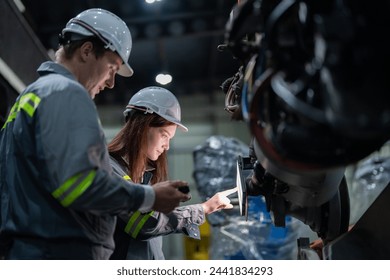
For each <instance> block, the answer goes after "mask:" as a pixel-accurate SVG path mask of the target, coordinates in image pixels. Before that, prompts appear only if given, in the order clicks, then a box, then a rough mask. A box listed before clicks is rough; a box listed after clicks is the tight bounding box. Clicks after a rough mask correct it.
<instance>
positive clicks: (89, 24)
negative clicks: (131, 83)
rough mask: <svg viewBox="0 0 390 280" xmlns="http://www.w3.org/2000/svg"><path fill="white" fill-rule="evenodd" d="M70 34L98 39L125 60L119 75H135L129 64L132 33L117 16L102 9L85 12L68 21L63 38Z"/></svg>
mask: <svg viewBox="0 0 390 280" xmlns="http://www.w3.org/2000/svg"><path fill="white" fill-rule="evenodd" d="M68 32H70V33H75V34H78V35H81V36H86V37H89V36H96V37H98V38H99V39H100V40H102V42H103V43H105V44H106V45H105V47H106V48H107V49H110V50H111V51H113V52H116V53H117V54H118V55H119V56H120V57H121V59H122V60H123V64H122V66H121V68H120V69H119V71H118V74H119V75H121V76H124V77H130V76H131V75H133V73H134V71H133V69H132V68H131V67H130V65H129V63H128V61H129V56H130V52H131V48H132V38H131V33H130V30H129V28H128V27H127V25H126V23H125V22H124V21H123V20H122V19H120V18H119V17H118V16H117V15H115V14H113V13H111V12H109V11H107V10H104V9H100V8H93V9H88V10H85V11H83V12H81V13H80V14H78V15H77V16H76V17H74V18H72V19H70V20H69V21H68V23H67V24H66V27H65V28H64V29H63V30H62V36H64V35H65V34H66V33H68Z"/></svg>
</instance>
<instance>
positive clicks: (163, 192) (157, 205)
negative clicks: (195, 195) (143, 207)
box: [152, 181, 191, 214]
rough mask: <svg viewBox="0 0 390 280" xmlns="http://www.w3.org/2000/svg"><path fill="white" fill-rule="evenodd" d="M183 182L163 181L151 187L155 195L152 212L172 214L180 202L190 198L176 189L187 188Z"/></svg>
mask: <svg viewBox="0 0 390 280" xmlns="http://www.w3.org/2000/svg"><path fill="white" fill-rule="evenodd" d="M187 185H188V183H187V182H185V181H164V182H160V183H156V184H154V185H153V186H152V188H153V189H154V193H155V195H156V197H155V200H154V205H153V210H156V211H159V212H162V213H164V214H168V213H170V212H172V211H173V210H174V209H175V208H176V207H177V206H179V204H180V202H184V201H187V200H189V199H190V198H191V196H190V195H189V194H184V193H182V192H181V191H179V190H178V189H177V188H178V187H182V186H187Z"/></svg>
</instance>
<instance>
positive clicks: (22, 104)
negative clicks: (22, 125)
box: [2, 92, 41, 129]
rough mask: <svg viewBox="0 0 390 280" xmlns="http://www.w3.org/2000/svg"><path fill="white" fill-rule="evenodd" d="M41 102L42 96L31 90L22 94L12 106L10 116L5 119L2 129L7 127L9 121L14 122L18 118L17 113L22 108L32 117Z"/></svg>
mask: <svg viewBox="0 0 390 280" xmlns="http://www.w3.org/2000/svg"><path fill="white" fill-rule="evenodd" d="M40 102H41V98H40V97H39V96H38V95H36V94H35V93H32V92H29V93H26V94H24V95H22V96H21V97H20V99H19V100H17V101H16V102H15V104H14V105H13V106H12V108H11V110H10V112H9V114H8V118H7V120H6V121H5V123H4V125H3V127H2V129H3V128H5V127H6V125H7V124H8V123H10V122H12V121H13V120H14V119H15V118H16V115H17V114H18V112H19V111H20V110H21V109H22V110H23V111H25V112H26V113H27V115H29V116H30V117H32V116H33V115H34V113H35V110H36V109H37V107H38V105H39V103H40Z"/></svg>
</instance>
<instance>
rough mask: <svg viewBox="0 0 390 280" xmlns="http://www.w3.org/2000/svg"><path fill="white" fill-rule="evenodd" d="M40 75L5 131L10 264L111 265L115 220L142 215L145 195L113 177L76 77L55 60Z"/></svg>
mask: <svg viewBox="0 0 390 280" xmlns="http://www.w3.org/2000/svg"><path fill="white" fill-rule="evenodd" d="M38 73H39V74H40V78H39V79H37V80H36V81H35V82H34V83H32V84H31V85H29V86H28V87H27V88H26V90H25V91H24V92H23V93H22V94H21V95H20V96H19V97H18V99H17V100H16V103H15V105H14V106H13V107H12V109H11V112H10V114H9V117H8V119H7V121H6V123H5V125H4V126H3V128H2V129H1V132H0V133H1V134H0V137H1V138H0V194H1V208H0V234H1V236H2V238H1V239H2V240H4V237H6V238H7V240H9V241H10V242H9V244H11V245H10V248H8V249H9V251H8V252H7V254H6V256H5V258H7V259H108V258H109V256H110V255H111V253H112V252H113V249H114V240H113V233H114V229H115V225H116V216H117V215H118V214H120V213H122V212H125V213H128V212H129V211H136V210H137V209H139V207H140V205H141V204H142V202H143V200H144V197H145V188H144V186H142V185H140V184H132V183H129V182H126V181H125V180H122V179H120V178H118V177H117V176H115V175H113V173H112V168H111V166H110V164H109V157H108V152H107V148H106V141H105V137H104V133H103V130H102V128H101V124H100V120H99V116H98V114H97V110H96V106H95V104H94V103H93V100H92V99H91V97H90V96H89V94H88V92H87V91H86V89H85V88H84V87H83V86H82V85H81V84H80V83H78V82H77V81H76V79H75V77H74V76H73V75H72V74H71V73H70V72H69V71H68V70H67V69H66V68H64V67H63V66H62V65H60V64H57V63H54V62H51V61H50V62H45V63H43V64H42V65H41V66H40V67H39V69H38ZM149 188H150V186H149ZM2 244H4V242H2Z"/></svg>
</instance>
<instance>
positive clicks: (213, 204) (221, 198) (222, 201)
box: [202, 187, 237, 215]
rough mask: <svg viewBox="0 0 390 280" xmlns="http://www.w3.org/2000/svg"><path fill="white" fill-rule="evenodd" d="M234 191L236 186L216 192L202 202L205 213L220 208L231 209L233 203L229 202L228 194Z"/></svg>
mask: <svg viewBox="0 0 390 280" xmlns="http://www.w3.org/2000/svg"><path fill="white" fill-rule="evenodd" d="M236 192H237V187H235V188H233V189H229V190H226V191H222V192H217V193H216V194H215V195H213V197H212V198H210V199H209V200H207V201H205V202H203V203H202V206H203V210H204V213H205V214H206V215H207V214H211V213H213V212H215V211H218V210H221V209H232V208H233V205H232V204H231V203H230V199H229V198H228V196H229V195H231V194H233V193H236Z"/></svg>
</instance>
